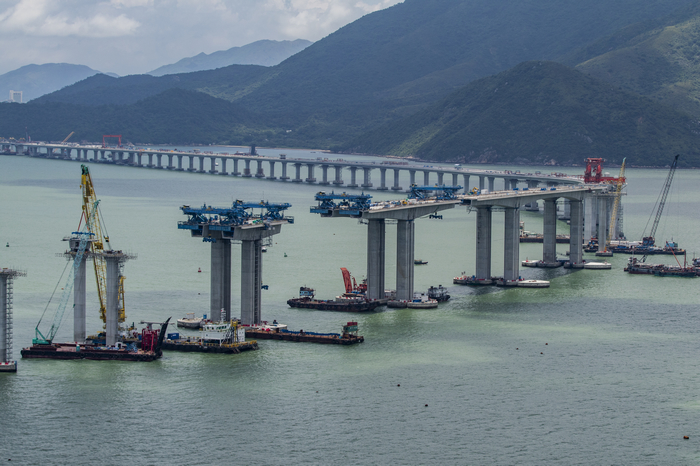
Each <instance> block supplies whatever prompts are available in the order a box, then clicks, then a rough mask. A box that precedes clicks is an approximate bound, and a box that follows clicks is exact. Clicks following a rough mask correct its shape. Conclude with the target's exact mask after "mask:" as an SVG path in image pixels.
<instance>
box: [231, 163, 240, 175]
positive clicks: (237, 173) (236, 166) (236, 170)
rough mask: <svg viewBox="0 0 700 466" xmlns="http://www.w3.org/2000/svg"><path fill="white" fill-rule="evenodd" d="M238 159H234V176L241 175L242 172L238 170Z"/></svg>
mask: <svg viewBox="0 0 700 466" xmlns="http://www.w3.org/2000/svg"><path fill="white" fill-rule="evenodd" d="M238 160H239V159H233V172H232V173H231V174H232V175H233V176H241V172H240V171H238Z"/></svg>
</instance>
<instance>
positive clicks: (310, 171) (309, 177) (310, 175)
mask: <svg viewBox="0 0 700 466" xmlns="http://www.w3.org/2000/svg"><path fill="white" fill-rule="evenodd" d="M315 167H316V164H314V163H307V164H306V170H307V172H306V180H304V181H306V182H307V183H315V182H316V178H315V177H314V168H315Z"/></svg>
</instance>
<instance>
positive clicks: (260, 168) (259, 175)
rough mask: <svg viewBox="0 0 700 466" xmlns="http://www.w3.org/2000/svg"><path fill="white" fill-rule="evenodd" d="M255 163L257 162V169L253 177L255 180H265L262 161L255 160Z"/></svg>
mask: <svg viewBox="0 0 700 466" xmlns="http://www.w3.org/2000/svg"><path fill="white" fill-rule="evenodd" d="M257 162H258V169H257V171H256V172H255V177H256V178H265V171H264V170H263V161H262V160H257Z"/></svg>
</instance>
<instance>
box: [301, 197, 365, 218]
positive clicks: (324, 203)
mask: <svg viewBox="0 0 700 466" xmlns="http://www.w3.org/2000/svg"><path fill="white" fill-rule="evenodd" d="M315 199H316V200H317V201H318V205H315V206H312V207H311V213H312V214H321V217H330V216H332V215H333V212H337V213H338V215H346V216H349V217H361V216H362V212H365V211H368V210H369V207H370V205H371V201H370V199H372V196H370V195H369V194H365V193H362V194H348V193H345V192H343V193H340V194H336V193H335V192H331V193H330V194H327V193H325V192H324V191H320V192H318V193H316V196H315Z"/></svg>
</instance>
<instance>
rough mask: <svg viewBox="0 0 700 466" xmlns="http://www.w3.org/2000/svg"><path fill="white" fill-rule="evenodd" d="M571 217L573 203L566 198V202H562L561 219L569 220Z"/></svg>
mask: <svg viewBox="0 0 700 466" xmlns="http://www.w3.org/2000/svg"><path fill="white" fill-rule="evenodd" d="M570 218H571V203H570V202H569V200H568V199H564V203H563V204H561V215H559V219H560V220H569V219H570Z"/></svg>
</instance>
